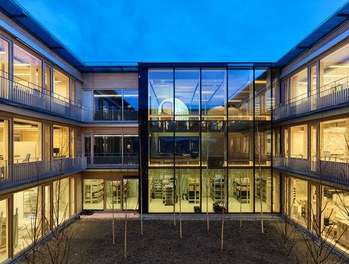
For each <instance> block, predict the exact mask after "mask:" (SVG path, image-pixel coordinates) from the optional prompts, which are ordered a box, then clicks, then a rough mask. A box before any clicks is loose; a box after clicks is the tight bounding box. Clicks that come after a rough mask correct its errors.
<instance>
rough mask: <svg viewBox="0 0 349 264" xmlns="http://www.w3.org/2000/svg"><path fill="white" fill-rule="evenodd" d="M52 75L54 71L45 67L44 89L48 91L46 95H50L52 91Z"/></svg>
mask: <svg viewBox="0 0 349 264" xmlns="http://www.w3.org/2000/svg"><path fill="white" fill-rule="evenodd" d="M51 74H52V69H51V68H50V67H47V66H45V78H44V85H45V86H44V89H45V90H46V94H48V95H50V94H51V91H52V89H51V86H52V82H51Z"/></svg>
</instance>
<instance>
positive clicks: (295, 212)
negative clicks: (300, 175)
mask: <svg viewBox="0 0 349 264" xmlns="http://www.w3.org/2000/svg"><path fill="white" fill-rule="evenodd" d="M290 180H291V218H292V219H293V220H295V221H296V222H298V223H299V224H301V225H302V226H304V227H306V226H307V214H308V212H307V211H308V182H306V181H303V180H300V179H295V178H292V177H291V178H290Z"/></svg>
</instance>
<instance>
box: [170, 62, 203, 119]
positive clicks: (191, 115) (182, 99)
mask: <svg viewBox="0 0 349 264" xmlns="http://www.w3.org/2000/svg"><path fill="white" fill-rule="evenodd" d="M175 98H176V99H175V106H174V107H175V114H176V120H198V119H199V115H200V70H197V69H176V70H175Z"/></svg>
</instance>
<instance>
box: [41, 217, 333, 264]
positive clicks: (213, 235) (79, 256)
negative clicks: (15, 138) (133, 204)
mask: <svg viewBox="0 0 349 264" xmlns="http://www.w3.org/2000/svg"><path fill="white" fill-rule="evenodd" d="M239 225H240V223H239V221H236V220H227V221H225V229H224V250H223V251H220V236H221V222H220V221H217V220H216V221H211V222H210V232H207V229H206V222H205V221H202V220H185V221H183V222H182V226H183V238H182V239H180V237H179V222H178V221H177V225H176V226H174V225H173V221H169V220H145V221H144V235H143V236H142V235H141V234H140V221H139V220H138V219H131V220H129V221H128V222H127V230H128V232H127V259H126V261H125V260H124V221H123V220H116V221H115V227H116V231H115V233H116V243H115V245H113V243H112V233H111V230H112V220H111V219H109V220H107V219H99V220H96V219H95V220H92V219H81V220H77V221H76V222H74V223H73V224H72V225H71V226H70V227H68V228H67V229H65V231H64V232H68V234H69V232H71V233H72V234H73V236H74V237H73V238H70V239H71V242H72V243H71V244H72V246H71V247H70V250H69V252H66V253H65V254H69V255H70V256H69V259H70V262H69V263H84V264H90V263H91V264H92V263H93V264H95V263H166V264H167V263H191V264H193V263H237V264H239V263H244V264H246V263H258V264H264V263H265V264H267V263H297V261H296V257H297V258H298V259H299V260H301V261H300V262H299V263H306V261H305V255H304V254H303V252H304V251H303V250H302V247H300V246H296V247H295V248H293V251H292V253H291V254H290V255H289V256H288V254H287V253H288V251H289V249H290V244H285V240H283V239H282V237H281V236H280V234H281V232H280V228H281V226H279V225H278V224H277V221H275V220H268V221H265V233H261V230H260V222H259V221H256V220H254V221H244V222H243V226H242V227H240V226H239ZM279 227H280V228H279ZM295 240H298V242H299V241H302V237H301V235H300V234H299V233H298V236H297V238H296V239H295ZM303 244H304V243H303ZM43 248H44V247H43ZM303 249H304V245H303ZM36 262H37V263H40V262H42V263H50V262H49V261H48V260H47V259H46V260H41V261H39V260H37V261H36ZM310 263H311V262H310ZM327 263H334V261H333V262H332V261H331V262H327Z"/></svg>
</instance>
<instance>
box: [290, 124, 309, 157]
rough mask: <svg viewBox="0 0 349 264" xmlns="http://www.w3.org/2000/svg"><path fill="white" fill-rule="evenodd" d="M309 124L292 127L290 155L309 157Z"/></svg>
mask: <svg viewBox="0 0 349 264" xmlns="http://www.w3.org/2000/svg"><path fill="white" fill-rule="evenodd" d="M307 135H308V131H307V125H301V126H293V127H290V156H291V158H298V159H307V158H308V136H307Z"/></svg>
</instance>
